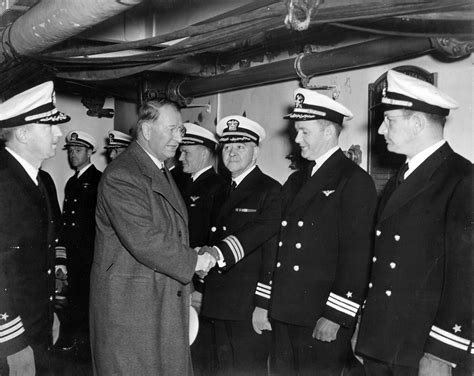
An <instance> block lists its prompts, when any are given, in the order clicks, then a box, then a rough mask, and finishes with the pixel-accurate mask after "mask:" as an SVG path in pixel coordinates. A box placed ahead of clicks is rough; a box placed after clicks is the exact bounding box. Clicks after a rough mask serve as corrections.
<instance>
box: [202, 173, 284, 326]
mask: <svg viewBox="0 0 474 376" xmlns="http://www.w3.org/2000/svg"><path fill="white" fill-rule="evenodd" d="M280 188H281V186H280V184H279V183H278V182H277V181H276V180H274V179H272V178H270V177H269V176H267V175H265V174H263V173H262V171H261V170H260V169H259V168H258V167H256V168H255V169H254V170H253V171H252V172H250V173H249V175H247V176H246V177H245V178H244V179H243V180H242V182H241V183H240V184H239V185H238V186H237V188H236V189H235V190H234V191H233V192H231V193H230V194H229V196H228V197H227V200H226V201H225V202H224V203H223V205H222V207H221V208H220V210H219V213H218V215H217V218H216V223H215V224H214V226H213V227H211V237H210V241H211V245H216V246H217V247H219V249H220V250H221V251H222V254H223V256H224V260H225V262H226V266H225V267H224V268H223V269H219V270H215V269H218V268H214V269H213V270H211V272H210V273H209V275H208V276H207V277H206V279H205V290H204V296H203V305H202V311H201V314H202V315H203V316H206V317H210V318H216V319H221V320H248V319H250V318H251V316H252V312H253V310H254V308H255V307H256V306H259V307H261V308H268V303H269V299H270V296H271V278H272V277H271V275H272V269H273V265H274V264H275V254H276V235H277V232H278V224H279V221H280V215H281V205H280Z"/></svg>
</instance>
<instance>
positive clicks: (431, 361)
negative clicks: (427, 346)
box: [418, 353, 453, 376]
mask: <svg viewBox="0 0 474 376" xmlns="http://www.w3.org/2000/svg"><path fill="white" fill-rule="evenodd" d="M452 370H453V368H452V367H451V366H450V365H449V364H448V363H447V362H445V361H443V360H442V359H440V358H438V357H436V356H434V355H432V354H429V353H425V354H424V355H423V356H422V357H421V359H420V364H419V367H418V376H451V375H452Z"/></svg>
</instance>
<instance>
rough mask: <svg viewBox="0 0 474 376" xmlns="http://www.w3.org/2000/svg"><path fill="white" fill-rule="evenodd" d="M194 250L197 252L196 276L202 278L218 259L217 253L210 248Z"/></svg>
mask: <svg viewBox="0 0 474 376" xmlns="http://www.w3.org/2000/svg"><path fill="white" fill-rule="evenodd" d="M195 250H196V251H197V252H198V260H197V263H196V268H195V271H196V274H197V275H198V276H199V277H201V278H204V277H205V276H206V275H207V273H208V272H209V270H211V269H212V268H213V267H214V266H215V265H216V263H217V260H218V259H219V255H218V252H217V251H216V250H215V249H213V248H212V247H208V246H204V247H196V248H195Z"/></svg>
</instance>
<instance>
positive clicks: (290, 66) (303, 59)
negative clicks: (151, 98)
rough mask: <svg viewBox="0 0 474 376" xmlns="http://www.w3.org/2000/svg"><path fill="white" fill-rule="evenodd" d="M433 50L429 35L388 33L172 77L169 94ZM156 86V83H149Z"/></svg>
mask: <svg viewBox="0 0 474 376" xmlns="http://www.w3.org/2000/svg"><path fill="white" fill-rule="evenodd" d="M431 51H433V47H432V46H431V43H430V40H429V39H428V38H400V37H386V38H379V39H375V40H371V41H368V42H363V43H358V44H354V45H351V46H345V47H340V48H336V49H332V50H327V51H322V52H313V53H307V54H302V55H299V56H298V57H296V58H291V59H286V60H281V61H278V62H275V63H268V64H262V65H258V66H255V67H251V68H246V69H240V70H237V71H232V72H228V73H223V74H220V75H217V76H214V77H208V78H198V79H193V80H184V81H183V80H180V81H176V80H173V81H171V82H170V83H169V84H168V87H167V89H166V91H167V96H168V98H170V99H172V100H175V101H178V102H181V103H189V102H190V101H191V100H192V98H195V97H201V96H205V95H211V94H216V93H219V92H225V91H231V90H237V89H243V88H247V87H252V86H259V85H265V84H271V83H276V82H281V81H288V80H293V79H298V78H300V79H303V80H304V79H307V78H309V77H312V76H317V75H323V74H328V73H334V72H338V71H345V70H350V69H357V68H362V67H368V66H374V65H380V64H387V63H390V62H394V61H399V60H404V59H407V58H412V57H415V56H421V55H424V54H426V53H429V52H431ZM150 84H151V85H152V86H153V83H152V82H151V83H150Z"/></svg>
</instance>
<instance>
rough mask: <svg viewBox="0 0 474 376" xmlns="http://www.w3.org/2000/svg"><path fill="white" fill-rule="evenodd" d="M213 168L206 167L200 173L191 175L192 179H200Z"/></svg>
mask: <svg viewBox="0 0 474 376" xmlns="http://www.w3.org/2000/svg"><path fill="white" fill-rule="evenodd" d="M211 168H212V166H207V167H204V168H203V169H201V170H199V171H198V172H195V173H194V174H191V179H192V180H193V181H196V179H197V178H198V177H200V176H201V175H202V174H204V173H205V172H206V171H207V170H210V169H211Z"/></svg>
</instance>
